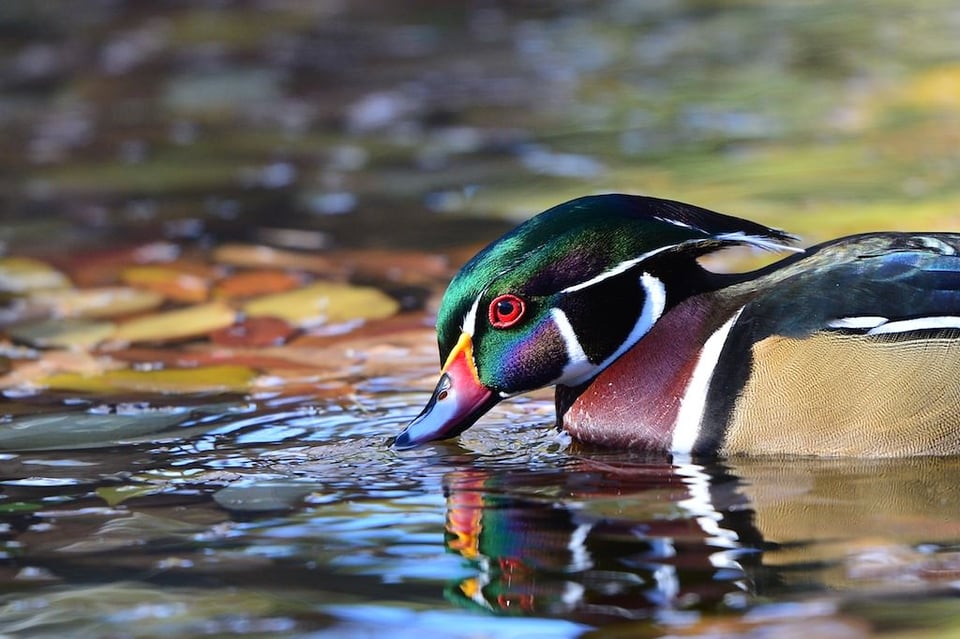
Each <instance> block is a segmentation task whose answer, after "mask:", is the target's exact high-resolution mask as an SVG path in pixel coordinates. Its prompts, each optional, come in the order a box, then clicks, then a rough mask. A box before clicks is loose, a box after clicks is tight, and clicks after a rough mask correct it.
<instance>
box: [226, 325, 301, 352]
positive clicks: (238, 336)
mask: <svg viewBox="0 0 960 639" xmlns="http://www.w3.org/2000/svg"><path fill="white" fill-rule="evenodd" d="M294 332H295V329H294V328H293V327H292V326H290V324H289V323H287V322H285V321H284V320H282V319H279V318H277V317H250V318H247V319H245V320H243V321H242V322H237V323H236V324H234V325H233V326H228V327H227V328H223V329H220V330H218V331H214V332H213V333H211V334H210V339H211V340H213V343H214V344H218V345H220V346H235V347H248V348H263V347H266V346H280V345H281V344H283V343H285V342H286V341H287V339H289V338H290V336H291V335H293V334H294Z"/></svg>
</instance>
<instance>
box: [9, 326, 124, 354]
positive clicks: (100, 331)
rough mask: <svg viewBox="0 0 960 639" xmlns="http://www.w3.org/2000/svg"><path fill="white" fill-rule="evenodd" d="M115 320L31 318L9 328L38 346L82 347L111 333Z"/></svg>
mask: <svg viewBox="0 0 960 639" xmlns="http://www.w3.org/2000/svg"><path fill="white" fill-rule="evenodd" d="M113 331H114V324H113V322H105V321H94V320H87V319H67V320H62V319H55V320H47V321H43V322H28V323H24V324H18V325H17V326H13V327H11V328H9V329H7V333H8V334H9V335H10V337H12V338H13V339H15V340H16V341H18V342H23V343H26V344H30V345H31V346H36V347H38V348H68V349H74V350H82V349H86V348H92V347H94V346H96V345H97V344H99V343H100V342H102V341H103V340H105V339H107V338H108V337H110V335H112V334H113Z"/></svg>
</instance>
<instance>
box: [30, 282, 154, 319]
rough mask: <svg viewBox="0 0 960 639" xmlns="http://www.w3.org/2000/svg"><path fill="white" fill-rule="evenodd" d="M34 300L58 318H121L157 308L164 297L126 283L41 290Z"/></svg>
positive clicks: (33, 294) (31, 296)
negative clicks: (125, 284) (97, 286)
mask: <svg viewBox="0 0 960 639" xmlns="http://www.w3.org/2000/svg"><path fill="white" fill-rule="evenodd" d="M29 299H30V301H31V302H32V303H34V304H36V305H37V306H39V307H40V308H43V309H46V310H47V312H49V313H51V314H52V315H54V316H55V317H90V318H97V317H117V316H119V315H129V314H131V313H142V312H144V311H149V310H152V309H155V308H157V307H158V306H160V305H161V304H162V303H163V296H162V295H160V294H159V293H155V292H153V291H145V290H143V289H138V288H130V287H126V286H105V287H100V288H85V289H62V290H56V291H37V292H35V293H32V294H31V295H30V298H29Z"/></svg>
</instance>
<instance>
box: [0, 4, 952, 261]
mask: <svg viewBox="0 0 960 639" xmlns="http://www.w3.org/2000/svg"><path fill="white" fill-rule="evenodd" d="M958 32H960V6H958V5H957V4H956V3H955V2H952V1H950V0H925V1H924V2H922V3H916V2H908V1H907V0H889V1H885V2H882V3H868V2H836V1H827V0H823V1H818V0H803V1H801V0H796V1H791V2H776V3H771V2H757V1H754V0H736V1H733V2H729V1H724V2H719V1H713V0H655V1H640V0H606V1H596V0H536V1H530V2H510V1H496V0H472V1H461V2H440V1H436V0H412V1H406V2H402V3H399V2H384V1H375V0H350V1H349V2H348V1H347V0H312V1H307V0H232V1H231V0H190V1H186V0H181V1H178V0H166V1H152V2H137V1H133V0H126V1H125V0H83V1H70V0H4V1H3V2H2V3H0V216H2V218H0V219H2V227H0V240H2V243H3V250H4V252H6V253H18V252H34V251H39V252H49V251H51V250H55V251H57V252H60V251H64V250H72V249H74V248H79V247H81V246H84V245H96V246H103V245H104V244H105V243H108V242H109V241H111V240H122V241H124V242H129V241H139V240H142V239H147V238H153V239H155V238H166V239H170V240H173V241H183V242H199V243H201V244H206V245H210V244H216V243H218V242H223V241H227V240H242V241H253V242H261V243H266V244H271V245H275V246H284V247H289V248H301V249H310V250H313V249H322V248H325V247H331V246H335V247H357V246H363V247H393V248H414V249H424V250H442V249H444V248H446V247H450V246H454V245H462V244H475V243H479V242H483V241H487V240H489V239H490V238H491V237H493V236H495V235H496V234H498V233H500V232H502V231H503V230H504V229H505V228H507V227H509V226H510V225H512V224H514V223H515V222H516V221H518V220H521V219H525V218H526V217H529V216H530V215H532V214H534V213H536V212H538V211H539V210H542V209H543V208H546V207H548V206H550V205H552V204H555V203H557V202H559V201H561V200H564V199H567V198H570V197H575V196H578V195H583V194H587V193H593V192H604V191H625V192H631V193H644V194H652V195H658V196H662V197H668V198H673V199H680V200H685V201H688V202H693V203H696V204H699V205H702V206H706V207H708V208H713V209H715V210H720V211H723V212H727V213H731V214H735V215H740V216H743V217H749V218H753V219H756V220H758V221H761V222H765V223H768V224H772V225H775V226H779V227H783V228H787V229H788V230H791V231H793V232H796V233H798V234H800V235H802V236H803V238H804V240H805V241H807V242H812V241H816V240H820V239H825V238H827V237H830V236H835V235H839V234H843V233H848V232H854V231H858V230H865V229H868V228H875V229H879V228H885V229H886V228H914V229H920V228H922V229H931V228H960V151H958V149H960V39H958V38H957V37H956V34H957V33H958Z"/></svg>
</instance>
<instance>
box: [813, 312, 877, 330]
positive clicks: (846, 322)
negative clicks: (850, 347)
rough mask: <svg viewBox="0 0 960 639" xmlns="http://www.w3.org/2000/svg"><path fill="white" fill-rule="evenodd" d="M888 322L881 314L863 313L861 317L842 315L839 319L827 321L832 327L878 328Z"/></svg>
mask: <svg viewBox="0 0 960 639" xmlns="http://www.w3.org/2000/svg"><path fill="white" fill-rule="evenodd" d="M886 322H887V318H886V317H882V316H880V315H863V316H860V317H841V318H839V319H835V320H832V321H830V322H827V326H829V327H830V328H853V329H862V328H876V327H877V326H880V325H881V324H885V323H886Z"/></svg>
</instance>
